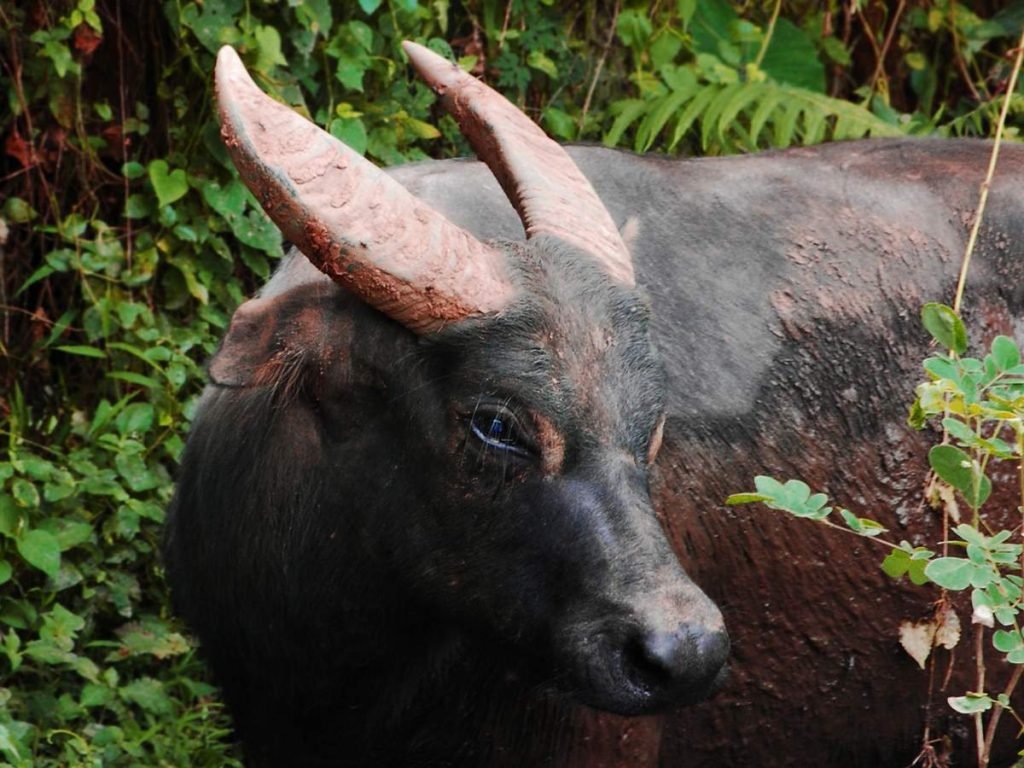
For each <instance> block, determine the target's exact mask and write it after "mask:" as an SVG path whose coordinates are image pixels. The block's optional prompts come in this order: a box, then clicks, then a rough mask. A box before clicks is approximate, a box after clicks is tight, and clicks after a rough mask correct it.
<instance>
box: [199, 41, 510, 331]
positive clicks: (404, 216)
mask: <svg viewBox="0 0 1024 768" xmlns="http://www.w3.org/2000/svg"><path fill="white" fill-rule="evenodd" d="M216 80H217V94H218V104H219V108H220V113H221V126H222V127H221V135H222V137H223V138H224V143H225V146H227V147H228V150H229V152H230V154H231V156H232V159H233V160H234V162H235V164H236V166H237V167H238V169H239V173H240V174H241V176H242V178H243V180H244V181H245V182H246V184H247V185H248V186H249V187H250V189H252V190H253V192H254V193H255V194H256V196H257V198H258V199H259V200H260V202H261V204H262V205H263V206H264V208H265V209H266V211H267V213H268V214H269V215H270V217H271V218H272V219H273V220H274V222H275V223H276V224H277V225H278V226H279V227H280V228H281V230H282V232H283V233H284V234H285V236H286V237H288V238H289V239H291V240H293V241H294V242H295V243H296V244H297V245H298V247H299V249H300V250H301V251H302V252H303V253H304V254H306V256H307V257H308V258H310V260H311V261H313V262H314V263H316V265H317V266H318V267H319V268H320V269H321V270H323V271H324V272H325V273H327V274H329V275H330V276H331V277H332V278H333V279H335V280H337V281H338V282H340V283H341V284H343V285H344V286H345V287H346V288H348V289H349V290H351V291H353V292H354V293H356V294H357V295H359V296H361V297H362V298H363V299H364V300H365V301H367V303H369V304H371V305H372V306H374V307H376V308H378V309H380V310H381V311H382V312H385V313H386V314H388V315H390V316H391V317H393V318H395V319H396V320H398V321H399V322H401V323H403V324H404V325H406V326H407V327H409V328H410V329H411V330H413V331H416V332H417V333H427V332H432V331H436V330H439V329H440V328H442V327H444V326H445V325H447V324H449V323H452V322H455V321H458V320H461V319H464V318H466V317H468V316H471V315H479V314H494V313H497V312H500V311H501V310H502V309H503V308H505V307H506V306H508V305H509V303H510V302H511V301H512V299H513V298H514V296H515V294H516V293H517V289H516V287H515V286H514V284H513V283H512V281H511V280H510V278H509V275H508V271H507V266H506V264H505V260H504V256H503V255H502V254H501V253H500V252H498V251H497V250H495V249H493V248H491V247H490V246H488V245H485V244H484V243H481V242H480V241H479V240H477V239H476V238H475V237H473V236H472V235H471V234H469V233H468V232H466V231H465V230H463V229H461V228H459V227H456V226H455V225H453V224H452V223H451V222H449V221H448V220H447V219H446V218H444V217H443V216H441V215H440V214H439V213H437V212H435V211H433V210H432V209H430V208H428V207H427V206H425V205H424V204H423V203H421V202H420V201H418V200H417V199H416V198H415V197H413V196H412V195H411V194H409V193H408V192H407V191H406V190H405V188H404V187H402V186H401V185H400V184H398V182H396V181H394V180H393V179H391V178H390V177H389V176H387V175H386V174H384V173H383V172H382V171H380V169H378V168H376V167H375V166H374V165H373V164H372V163H370V162H368V161H367V160H365V159H363V158H362V157H360V156H359V155H358V154H356V153H355V152H353V151H352V150H351V149H349V148H348V147H346V146H345V145H344V144H342V143H341V142H339V141H338V140H337V139H335V138H334V137H333V136H331V135H330V134H328V133H326V132H325V131H322V130H320V129H319V128H317V127H316V126H315V125H313V124H312V123H310V122H309V121H307V120H305V119H304V118H302V117H301V116H300V115H298V114H296V113H295V112H293V111H292V110H291V109H289V108H288V107H286V106H284V105H283V104H279V103H278V102H276V101H274V100H273V99H271V98H269V97H268V96H267V95H266V94H264V93H263V92H262V91H261V90H260V89H259V88H258V87H257V86H256V84H255V83H253V82H252V80H251V78H249V76H248V74H247V73H246V72H245V68H244V67H243V66H242V64H241V62H240V61H239V59H238V57H237V54H235V53H234V51H232V50H231V49H230V48H224V49H222V50H221V53H220V55H219V56H218V62H217V74H216Z"/></svg>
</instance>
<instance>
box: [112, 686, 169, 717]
mask: <svg viewBox="0 0 1024 768" xmlns="http://www.w3.org/2000/svg"><path fill="white" fill-rule="evenodd" d="M119 693H120V694H121V698H122V699H124V700H125V701H127V702H130V703H132V704H137V705H138V706H139V707H141V708H142V709H144V710H145V711H146V712H150V713H152V714H154V715H164V716H167V715H170V714H171V713H172V712H173V711H174V706H173V705H172V704H171V700H170V698H169V697H168V696H167V693H166V692H165V691H164V684H163V683H161V682H160V681H159V680H155V679H153V678H152V677H142V678H139V679H138V680H135V681H133V682H131V683H129V684H128V685H125V686H122V687H121V690H120V691H119Z"/></svg>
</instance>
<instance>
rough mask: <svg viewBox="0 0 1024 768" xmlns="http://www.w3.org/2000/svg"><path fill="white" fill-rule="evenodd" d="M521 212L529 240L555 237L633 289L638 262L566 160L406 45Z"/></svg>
mask: <svg viewBox="0 0 1024 768" xmlns="http://www.w3.org/2000/svg"><path fill="white" fill-rule="evenodd" d="M402 47H403V48H404V49H405V52H406V54H407V55H408V56H409V60H410V61H411V62H412V65H413V66H414V67H415V68H416V71H417V72H418V73H419V75H420V77H422V78H423V80H424V81H425V82H426V83H427V84H428V85H430V87H431V88H433V90H434V91H435V92H436V93H437V95H438V96H439V97H440V99H441V103H442V105H443V106H444V108H445V109H446V110H447V111H448V112H449V114H451V115H452V117H454V118H455V119H456V121H458V123H459V129H460V130H461V131H462V133H463V135H465V137H466V138H467V139H469V142H470V143H471V144H472V145H473V149H474V151H475V152H476V154H477V156H478V157H479V158H480V159H481V160H483V161H484V162H485V163H487V165H488V167H489V168H490V169H491V173H493V174H494V175H495V177H496V178H497V179H498V181H499V183H500V184H501V186H502V188H503V189H504V190H505V194H506V195H507V196H508V198H509V200H510V201H511V202H512V205H514V206H515V208H516V210H517V211H518V212H519V217H520V218H521V219H522V220H523V227H524V228H525V229H526V236H527V238H532V237H536V236H537V235H541V234H545V235H553V236H554V237H557V238H560V239H561V240H564V241H566V242H568V243H572V244H573V245H576V246H578V247H579V248H582V249H583V250H585V251H587V252H588V253H590V254H592V255H593V256H594V257H595V258H596V259H597V260H598V261H599V262H600V263H601V264H602V265H603V266H604V268H605V270H606V271H607V272H608V273H609V274H610V275H611V276H612V277H614V278H616V279H618V280H621V281H622V282H624V283H626V284H628V285H633V284H634V276H633V260H632V258H631V257H630V255H629V249H628V248H626V244H625V243H624V242H623V241H622V237H621V236H620V235H619V231H618V229H616V227H615V222H614V221H612V217H611V215H610V214H609V213H608V211H607V209H606V208H605V207H604V204H603V203H602V202H601V199H600V198H599V197H598V196H597V193H596V192H595V191H594V188H593V187H592V186H591V185H590V182H589V181H587V179H586V177H585V176H584V175H583V174H582V173H580V170H579V169H578V168H577V167H576V164H575V163H574V162H573V161H572V159H571V158H570V157H569V155H568V154H567V153H566V152H565V150H564V149H562V147H561V146H559V145H558V143H557V142H555V141H553V140H551V139H550V138H549V137H548V136H547V134H545V133H544V131H542V130H541V129H540V128H539V127H538V126H537V124H536V123H534V122H533V121H532V120H530V119H529V118H528V117H527V116H526V115H524V114H523V113H522V112H520V111H519V109H517V108H516V107H515V105H513V104H511V103H510V102H509V101H508V100H507V99H505V97H504V96H502V95H501V94H500V93H498V92H497V91H494V90H492V89H491V88H489V87H488V86H486V85H484V84H483V83H481V82H480V81H479V80H477V79H476V78H474V77H472V76H471V75H469V74H468V73H466V72H463V71H462V70H461V69H459V67H458V66H457V65H455V64H453V63H451V62H450V61H447V60H446V59H444V58H442V57H441V56H438V55H437V54H436V53H434V52H433V51H431V50H429V49H427V48H424V47H423V46H422V45H418V44H417V43H412V42H409V41H406V42H404V43H402Z"/></svg>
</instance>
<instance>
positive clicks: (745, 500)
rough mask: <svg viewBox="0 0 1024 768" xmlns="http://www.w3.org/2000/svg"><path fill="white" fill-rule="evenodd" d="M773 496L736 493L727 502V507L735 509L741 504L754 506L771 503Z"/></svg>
mask: <svg viewBox="0 0 1024 768" xmlns="http://www.w3.org/2000/svg"><path fill="white" fill-rule="evenodd" d="M771 499H772V497H771V496H764V495H762V494H760V493H734V494H732V495H731V496H729V498H727V499H726V500H725V503H726V505H728V506H730V507H735V506H737V505H739V504H753V503H755V502H758V501H771Z"/></svg>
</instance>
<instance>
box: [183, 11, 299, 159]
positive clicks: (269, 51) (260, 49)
mask: <svg viewBox="0 0 1024 768" xmlns="http://www.w3.org/2000/svg"><path fill="white" fill-rule="evenodd" d="M253 37H255V38H256V64H255V65H254V66H255V68H256V70H258V71H259V72H270V70H271V68H273V67H274V66H275V65H278V64H280V65H281V66H286V65H287V64H288V60H287V59H285V57H284V54H282V53H281V33H280V32H278V31H277V30H276V29H275V28H274V27H270V26H266V27H256V29H255V30H254V31H253ZM183 175H184V174H183Z"/></svg>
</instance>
